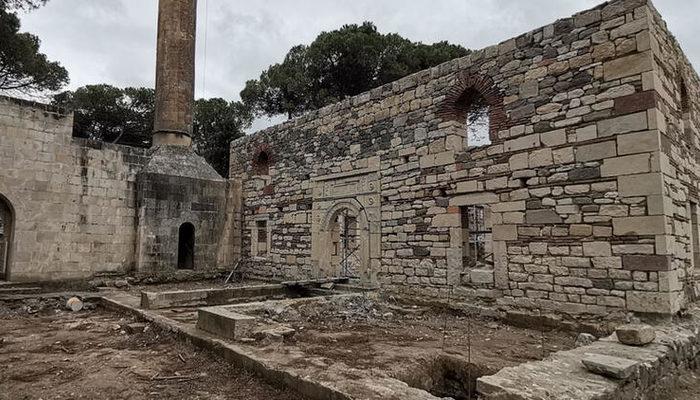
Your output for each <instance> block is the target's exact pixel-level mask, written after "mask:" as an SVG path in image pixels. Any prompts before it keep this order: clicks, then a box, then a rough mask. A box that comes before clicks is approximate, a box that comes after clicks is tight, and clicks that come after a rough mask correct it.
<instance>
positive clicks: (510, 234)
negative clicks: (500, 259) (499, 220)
mask: <svg viewBox="0 0 700 400" xmlns="http://www.w3.org/2000/svg"><path fill="white" fill-rule="evenodd" d="M517 228H518V227H517V225H494V226H493V228H492V232H491V234H492V236H493V240H494V241H497V240H502V241H505V240H517V239H518V230H517Z"/></svg>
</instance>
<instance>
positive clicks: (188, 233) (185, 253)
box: [177, 222, 195, 269]
mask: <svg viewBox="0 0 700 400" xmlns="http://www.w3.org/2000/svg"><path fill="white" fill-rule="evenodd" d="M194 233H195V232H194V225H192V224H191V223H189V222H185V223H184V224H182V225H180V229H179V230H178V241H177V269H194V243H195V240H194V239H195V238H194Z"/></svg>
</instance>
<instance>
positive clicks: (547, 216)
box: [525, 210, 562, 224]
mask: <svg viewBox="0 0 700 400" xmlns="http://www.w3.org/2000/svg"><path fill="white" fill-rule="evenodd" d="M525 222H526V223H528V224H561V223H562V219H561V217H560V216H559V214H557V212H556V211H554V210H528V211H526V212H525Z"/></svg>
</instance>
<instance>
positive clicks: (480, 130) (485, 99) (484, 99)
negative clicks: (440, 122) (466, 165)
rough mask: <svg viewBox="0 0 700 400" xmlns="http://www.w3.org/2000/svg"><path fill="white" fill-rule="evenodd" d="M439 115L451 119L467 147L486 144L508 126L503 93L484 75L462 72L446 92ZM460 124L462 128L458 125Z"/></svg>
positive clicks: (508, 120)
mask: <svg viewBox="0 0 700 400" xmlns="http://www.w3.org/2000/svg"><path fill="white" fill-rule="evenodd" d="M438 115H439V116H440V117H441V118H443V119H446V120H450V121H454V122H456V123H457V124H459V126H455V128H458V129H459V130H461V135H463V136H464V137H465V138H466V139H467V140H466V141H467V146H468V147H475V146H486V145H489V144H492V143H494V142H495V141H497V140H499V139H500V138H499V137H498V133H499V132H500V131H503V130H507V129H508V128H509V127H510V124H511V122H512V121H511V120H510V119H509V118H508V116H507V115H506V112H505V109H504V105H503V95H502V94H501V92H500V90H499V88H498V87H497V86H496V85H495V84H494V83H493V80H492V79H491V78H489V77H487V76H484V75H478V74H469V73H462V74H460V75H458V76H457V80H456V81H455V83H454V84H453V85H451V86H450V87H449V88H448V90H447V92H446V93H445V98H444V99H443V100H442V101H441V104H440V105H439V108H438ZM462 126H463V128H461V127H462Z"/></svg>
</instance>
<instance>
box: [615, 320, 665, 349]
mask: <svg viewBox="0 0 700 400" xmlns="http://www.w3.org/2000/svg"><path fill="white" fill-rule="evenodd" d="M615 334H616V335H617V340H618V341H619V342H620V343H622V344H626V345H628V346H644V345H647V344H649V343H651V342H653V341H654V339H656V330H655V329H654V328H653V327H651V326H649V325H644V324H629V325H623V326H621V327H619V328H617V329H615Z"/></svg>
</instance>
